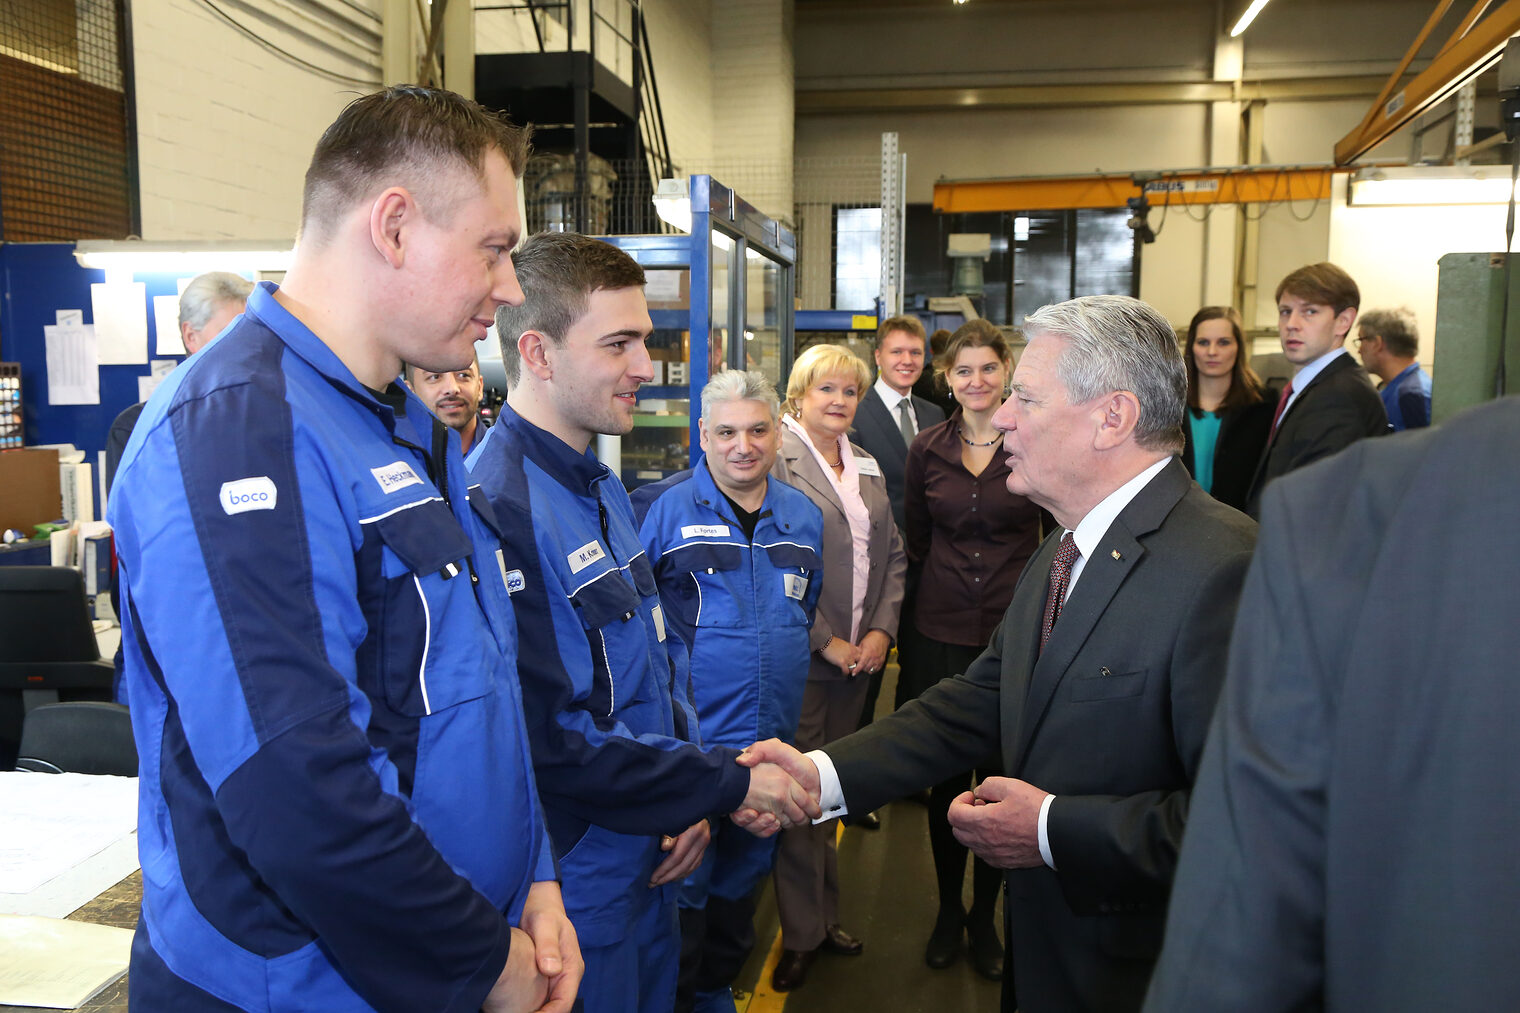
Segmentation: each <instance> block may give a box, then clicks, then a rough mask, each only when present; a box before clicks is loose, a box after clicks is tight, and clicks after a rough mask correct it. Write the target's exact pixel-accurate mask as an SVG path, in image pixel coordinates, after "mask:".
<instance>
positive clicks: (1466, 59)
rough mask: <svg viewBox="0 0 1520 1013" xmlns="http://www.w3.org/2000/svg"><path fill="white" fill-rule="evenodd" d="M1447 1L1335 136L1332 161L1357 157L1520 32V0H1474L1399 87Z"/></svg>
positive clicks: (1464, 78)
mask: <svg viewBox="0 0 1520 1013" xmlns="http://www.w3.org/2000/svg"><path fill="white" fill-rule="evenodd" d="M1450 6H1451V0H1442V2H1441V3H1439V4H1437V5H1436V9H1435V11H1434V12H1433V13H1432V14H1431V16H1430V19H1429V20H1427V21H1426V23H1425V27H1424V28H1423V29H1421V31H1420V34H1419V35H1418V36H1416V37H1415V41H1414V44H1413V45H1412V46H1411V47H1410V49H1409V52H1408V53H1406V54H1405V56H1404V59H1403V60H1401V61H1400V62H1399V66H1398V67H1397V69H1395V70H1394V73H1393V75H1392V76H1391V77H1390V78H1389V79H1388V83H1387V84H1386V85H1385V86H1384V87H1383V91H1382V94H1381V95H1379V97H1378V100H1377V101H1376V102H1375V103H1373V106H1372V108H1371V109H1369V110H1368V111H1367V115H1366V116H1365V117H1363V119H1362V122H1361V123H1360V124H1358V125H1357V127H1356V129H1355V130H1353V131H1351V132H1350V133H1349V134H1347V135H1346V136H1345V137H1342V138H1341V139H1340V140H1339V141H1337V142H1336V144H1335V164H1336V165H1349V164H1350V163H1352V162H1354V161H1355V160H1356V159H1358V158H1360V157H1362V156H1363V155H1365V154H1366V153H1367V152H1369V151H1371V150H1372V149H1373V148H1374V147H1376V146H1377V145H1378V144H1380V143H1382V142H1383V141H1385V140H1387V139H1388V138H1389V137H1391V136H1392V135H1393V133H1394V132H1395V131H1396V130H1398V129H1399V128H1400V127H1402V126H1404V125H1405V124H1406V123H1408V122H1409V121H1410V120H1412V119H1414V118H1415V117H1416V116H1418V115H1420V113H1422V112H1424V111H1425V110H1427V109H1429V108H1430V107H1431V106H1433V105H1435V104H1436V103H1437V102H1439V101H1441V100H1442V99H1444V98H1446V97H1447V96H1449V95H1450V94H1451V93H1452V92H1454V91H1456V90H1457V89H1458V88H1460V87H1462V85H1463V84H1465V83H1466V82H1467V81H1468V80H1469V79H1470V78H1472V77H1473V76H1474V75H1477V74H1479V73H1482V72H1483V71H1484V70H1486V69H1487V68H1488V67H1489V66H1490V65H1491V64H1493V62H1494V61H1495V60H1497V59H1498V58H1499V56H1500V55H1501V54H1502V53H1503V52H1504V46H1505V43H1507V42H1509V39H1510V36H1512V35H1514V34H1516V33H1517V32H1520V0H1505V2H1504V3H1501V4H1498V5H1497V6H1495V5H1494V3H1493V2H1492V0H1477V2H1476V3H1474V4H1473V6H1472V9H1471V10H1469V11H1468V13H1467V15H1466V16H1465V17H1464V18H1463V19H1462V22H1461V24H1459V25H1458V26H1457V29H1456V31H1454V32H1453V33H1452V35H1451V37H1450V38H1449V39H1447V40H1446V44H1445V45H1443V46H1442V47H1441V49H1440V51H1439V52H1438V53H1437V54H1436V56H1435V58H1434V59H1433V60H1431V61H1430V65H1429V66H1427V67H1426V68H1425V69H1424V70H1422V71H1420V73H1418V74H1416V75H1415V76H1414V77H1413V78H1411V79H1410V80H1409V83H1407V84H1405V85H1404V86H1403V87H1402V88H1399V87H1398V82H1399V80H1400V79H1401V78H1402V77H1403V76H1404V72H1405V71H1406V70H1407V69H1408V67H1409V64H1410V63H1411V62H1412V61H1413V59H1414V55H1415V53H1416V52H1417V51H1418V50H1419V48H1420V46H1421V45H1423V44H1424V42H1425V40H1426V39H1427V38H1428V37H1429V36H1430V33H1431V31H1432V30H1434V28H1435V25H1436V22H1438V21H1439V20H1440V19H1441V17H1442V16H1443V15H1444V14H1445V13H1446V10H1447V8H1449V7H1450ZM1396 88H1397V89H1398V90H1395V89H1396Z"/></svg>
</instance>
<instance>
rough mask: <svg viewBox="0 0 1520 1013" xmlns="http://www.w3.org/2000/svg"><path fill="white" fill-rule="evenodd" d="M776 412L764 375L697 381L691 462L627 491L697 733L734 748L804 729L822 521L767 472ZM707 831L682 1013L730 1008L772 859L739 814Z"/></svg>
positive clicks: (688, 903)
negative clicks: (687, 673)
mask: <svg viewBox="0 0 1520 1013" xmlns="http://www.w3.org/2000/svg"><path fill="white" fill-rule="evenodd" d="M780 416H781V404H780V399H779V398H778V397H777V396H776V388H775V387H773V386H771V382H770V381H769V380H767V379H766V378H765V376H764V375H762V374H760V373H756V372H741V371H740V370H736V369H730V370H725V371H723V372H721V373H718V374H717V375H716V376H714V377H713V378H712V380H711V381H709V382H708V384H707V386H706V387H704V388H703V390H702V417H701V419H700V420H699V421H698V427H699V432H700V434H701V442H702V457H701V458H700V459H699V460H698V461H697V463H696V465H695V467H693V468H691V469H690V470H688V471H683V472H680V473H678V474H675V475H672V476H671V477H670V478H667V479H665V480H664V481H663V482H657V483H655V484H653V485H646V486H643V487H641V488H639V489H636V490H634V493H633V506H634V511H635V512H636V513H637V514H638V516H639V525H640V527H639V537H640V539H641V540H642V541H643V543H644V548H645V551H647V552H648V553H649V561H650V563H651V564H652V565H653V567H654V577H655V583H657V584H658V585H659V588H660V602H661V604H662V605H663V607H664V609H665V615H666V618H667V620H668V621H669V624H670V626H671V628H672V629H674V630H675V632H676V633H677V634H678V635H679V636H680V638H681V640H682V641H683V642H684V643H685V644H687V646H688V647H689V648H690V649H691V682H692V694H693V696H694V697H695V698H696V706H697V716H698V718H699V719H700V720H701V722H702V738H703V740H704V741H706V742H709V743H719V744H722V745H725V746H733V747H736V748H739V749H743V748H744V747H745V746H747V745H749V744H750V743H751V742H758V741H760V740H761V739H768V738H779V739H782V740H783V741H786V742H791V741H792V740H793V739H794V738H795V737H796V734H797V720H798V718H799V716H800V715H801V713H802V691H803V687H804V686H805V685H806V684H807V673H808V654H809V648H808V629H809V627H811V626H812V625H813V611H814V609H815V608H816V607H817V604H818V593H819V591H820V590H821V589H822V586H823V580H822V565H823V517H822V515H821V514H820V513H819V511H818V507H817V506H815V505H814V504H813V501H812V500H810V499H808V498H807V497H806V496H805V495H803V494H802V493H800V492H798V491H797V490H796V489H793V488H792V487H791V486H789V485H787V484H785V483H784V482H780V481H777V480H776V479H774V478H772V477H771V476H770V470H771V465H773V464H775V463H776V453H777V451H779V450H780V449H781V425H780V422H781V418H780ZM713 838H714V840H713V843H711V844H710V845H709V846H708V849H707V854H706V856H705V857H704V858H703V860H702V865H701V866H700V867H699V868H698V869H697V871H696V872H694V873H692V875H691V876H689V877H688V878H687V880H686V882H685V884H683V886H682V888H681V897H680V907H681V977H680V982H679V985H678V986H677V992H676V1011H677V1013H690V1011H693V1010H698V1011H701V1013H734V1000H733V993H732V990H731V986H732V984H733V981H734V979H735V978H736V977H737V976H738V974H739V971H740V970H741V969H742V968H743V967H744V962H745V961H746V960H748V959H749V954H750V950H751V949H752V948H753V947H754V945H755V930H754V917H755V901H754V897H755V888H756V887H757V886H758V885H759V884H760V882H761V881H762V880H763V879H764V878H765V877H766V875H767V874H768V873H769V872H770V869H771V863H772V861H773V860H774V859H775V854H776V849H775V839H774V838H756V837H753V836H751V835H749V834H747V833H745V832H744V831H743V830H740V829H739V828H738V827H736V826H734V825H733V824H732V823H728V822H721V823H718V824H717V825H716V826H715V827H714V828H713Z"/></svg>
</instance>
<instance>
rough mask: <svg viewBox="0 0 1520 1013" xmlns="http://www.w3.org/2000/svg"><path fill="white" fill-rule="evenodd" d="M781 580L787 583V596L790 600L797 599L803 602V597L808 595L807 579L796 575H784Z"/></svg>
mask: <svg viewBox="0 0 1520 1013" xmlns="http://www.w3.org/2000/svg"><path fill="white" fill-rule="evenodd" d="M781 579H782V581H784V582H785V585H786V596H787V597H788V598H796V599H797V600H798V601H801V600H802V596H803V595H805V594H807V587H808V581H807V578H806V577H804V576H801V575H800V574H796V573H783V574H782V575H781Z"/></svg>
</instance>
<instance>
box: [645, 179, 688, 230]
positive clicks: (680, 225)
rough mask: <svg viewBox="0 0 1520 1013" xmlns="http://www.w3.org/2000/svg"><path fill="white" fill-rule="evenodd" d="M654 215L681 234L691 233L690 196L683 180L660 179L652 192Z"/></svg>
mask: <svg viewBox="0 0 1520 1013" xmlns="http://www.w3.org/2000/svg"><path fill="white" fill-rule="evenodd" d="M654 213H655V214H657V215H659V216H660V221H662V222H664V223H665V224H666V225H669V226H670V227H671V228H673V229H676V230H678V231H681V232H685V233H688V234H689V233H690V232H691V196H690V195H689V194H688V192H687V182H686V180H684V179H662V180H660V185H659V186H658V187H656V188H655V191H654Z"/></svg>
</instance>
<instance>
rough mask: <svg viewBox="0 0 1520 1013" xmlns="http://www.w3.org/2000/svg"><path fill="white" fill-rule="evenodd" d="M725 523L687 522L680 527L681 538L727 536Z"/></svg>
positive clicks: (727, 531)
mask: <svg viewBox="0 0 1520 1013" xmlns="http://www.w3.org/2000/svg"><path fill="white" fill-rule="evenodd" d="M728 536H729V530H728V525H727V524H688V525H686V526H685V527H684V528H682V529H681V537H682V538H727V537H728Z"/></svg>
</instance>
